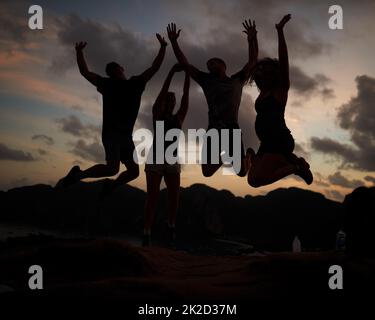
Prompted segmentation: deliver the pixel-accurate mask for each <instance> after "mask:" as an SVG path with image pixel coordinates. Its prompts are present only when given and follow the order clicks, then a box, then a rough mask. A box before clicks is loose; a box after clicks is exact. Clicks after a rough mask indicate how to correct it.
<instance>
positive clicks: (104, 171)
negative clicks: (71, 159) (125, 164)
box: [79, 160, 120, 180]
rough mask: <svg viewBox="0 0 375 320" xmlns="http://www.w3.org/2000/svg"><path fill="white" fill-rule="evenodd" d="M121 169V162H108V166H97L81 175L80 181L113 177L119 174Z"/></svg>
mask: <svg viewBox="0 0 375 320" xmlns="http://www.w3.org/2000/svg"><path fill="white" fill-rule="evenodd" d="M119 168H120V161H119V160H108V161H107V163H106V164H96V165H94V166H92V167H90V168H88V169H86V170H84V171H82V172H81V173H80V174H79V180H82V179H86V178H103V177H111V176H114V175H116V174H117V173H118V171H119Z"/></svg>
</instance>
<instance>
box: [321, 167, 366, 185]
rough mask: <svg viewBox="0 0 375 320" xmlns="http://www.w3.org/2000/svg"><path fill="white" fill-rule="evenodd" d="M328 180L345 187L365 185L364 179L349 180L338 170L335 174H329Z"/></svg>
mask: <svg viewBox="0 0 375 320" xmlns="http://www.w3.org/2000/svg"><path fill="white" fill-rule="evenodd" d="M328 181H329V182H330V183H331V184H334V185H337V186H341V187H344V188H357V187H360V186H363V181H361V180H356V179H354V180H349V179H347V178H346V177H344V176H343V175H342V174H341V172H340V171H336V172H335V173H334V174H332V175H329V176H328Z"/></svg>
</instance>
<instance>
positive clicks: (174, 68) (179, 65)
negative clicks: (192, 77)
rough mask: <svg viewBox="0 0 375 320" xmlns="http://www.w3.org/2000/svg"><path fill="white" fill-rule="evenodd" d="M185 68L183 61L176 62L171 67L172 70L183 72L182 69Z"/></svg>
mask: <svg viewBox="0 0 375 320" xmlns="http://www.w3.org/2000/svg"><path fill="white" fill-rule="evenodd" d="M183 70H184V67H183V66H182V64H181V63H176V64H175V65H174V66H173V67H172V69H171V71H172V72H181V71H183Z"/></svg>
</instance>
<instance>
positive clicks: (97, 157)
mask: <svg viewBox="0 0 375 320" xmlns="http://www.w3.org/2000/svg"><path fill="white" fill-rule="evenodd" d="M71 153H73V154H74V155H76V156H78V157H81V158H82V159H84V160H87V161H92V162H96V163H98V162H103V160H104V158H105V156H104V149H103V146H102V145H101V144H100V143H99V142H98V141H94V142H91V143H88V142H86V141H85V140H82V139H79V140H77V141H76V142H75V143H74V145H73V149H72V150H71Z"/></svg>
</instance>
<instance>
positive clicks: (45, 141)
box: [31, 134, 55, 145]
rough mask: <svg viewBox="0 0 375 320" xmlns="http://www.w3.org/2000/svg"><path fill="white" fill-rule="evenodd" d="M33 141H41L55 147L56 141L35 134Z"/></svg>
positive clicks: (43, 135)
mask: <svg viewBox="0 0 375 320" xmlns="http://www.w3.org/2000/svg"><path fill="white" fill-rule="evenodd" d="M31 139H32V140H38V141H41V142H43V143H45V144H47V145H53V144H54V143H55V141H54V140H53V138H52V137H50V136H47V135H45V134H34V135H33V136H32V137H31Z"/></svg>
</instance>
